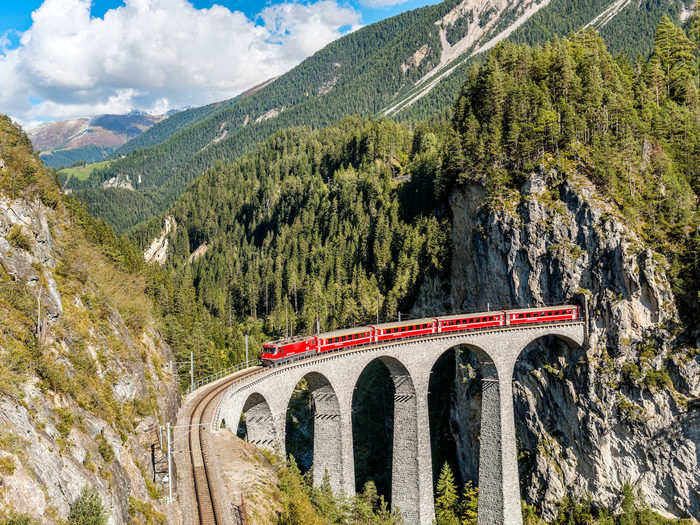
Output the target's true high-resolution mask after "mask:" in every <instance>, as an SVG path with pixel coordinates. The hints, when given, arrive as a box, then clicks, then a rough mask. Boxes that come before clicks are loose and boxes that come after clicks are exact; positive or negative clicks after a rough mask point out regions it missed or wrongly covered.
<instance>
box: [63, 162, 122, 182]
mask: <svg viewBox="0 0 700 525" xmlns="http://www.w3.org/2000/svg"><path fill="white" fill-rule="evenodd" d="M110 162H111V161H109V160H104V161H102V162H93V163H92V164H88V165H86V166H76V167H74V168H64V169H62V170H61V171H59V172H58V173H59V175H64V176H65V177H66V182H68V181H69V180H70V179H72V178H73V177H75V178H76V179H78V180H87V179H88V178H89V177H90V174H91V173H92V172H93V171H95V170H96V169H99V168H104V167H106V166H109V163H110Z"/></svg>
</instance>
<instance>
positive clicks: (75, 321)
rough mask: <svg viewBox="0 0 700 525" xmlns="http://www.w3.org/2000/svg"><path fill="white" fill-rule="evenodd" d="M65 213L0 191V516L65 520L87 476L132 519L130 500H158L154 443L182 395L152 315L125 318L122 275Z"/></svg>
mask: <svg viewBox="0 0 700 525" xmlns="http://www.w3.org/2000/svg"><path fill="white" fill-rule="evenodd" d="M67 215H68V214H67V212H66V211H65V210H60V211H56V210H54V209H51V208H49V207H47V206H45V205H44V204H42V203H41V202H40V201H39V200H38V199H37V200H34V201H30V200H26V199H15V200H10V199H8V198H5V197H2V196H0V278H1V279H0V280H1V281H2V283H0V284H2V285H3V290H0V292H3V293H2V295H1V296H0V315H2V318H0V323H2V326H0V371H1V372H2V375H7V374H12V375H11V376H10V379H9V381H8V380H7V379H5V378H4V377H3V378H1V379H0V487H1V488H2V490H0V517H2V516H3V515H5V514H6V513H9V512H11V511H14V512H18V513H22V514H28V515H30V516H33V517H34V518H37V519H40V520H41V523H48V524H54V523H61V522H62V520H65V519H66V518H67V516H68V514H69V512H70V507H71V505H72V504H73V502H74V501H75V500H76V499H77V498H78V497H79V496H80V493H81V490H82V489H83V487H85V486H86V485H89V486H92V487H94V488H95V489H96V490H97V491H98V493H99V495H100V497H101V500H102V503H103V505H104V507H105V508H106V510H107V512H108V513H109V523H110V524H122V523H133V522H134V519H136V518H138V517H139V515H138V514H134V509H133V507H132V505H131V503H130V502H131V499H132V498H133V500H135V501H138V502H143V504H144V505H147V506H148V507H149V508H151V509H152V510H153V511H154V512H155V511H157V510H158V509H160V510H161V511H165V510H166V509H165V507H161V505H160V503H159V502H158V501H157V497H154V496H156V494H155V493H154V491H155V490H158V489H159V488H160V487H162V480H163V470H164V469H163V464H162V457H161V454H160V452H159V451H158V452H157V454H156V455H155V458H156V461H157V462H158V463H157V465H156V466H155V469H154V464H153V462H152V455H151V446H152V445H154V444H156V443H157V442H158V426H159V424H160V422H162V421H164V420H166V419H173V418H174V415H175V412H176V411H177V407H178V405H179V402H180V396H179V391H178V387H177V381H176V378H175V377H174V376H173V374H172V373H171V371H170V370H169V367H168V362H169V360H170V359H172V357H171V351H170V349H169V347H168V346H167V344H166V343H165V342H164V341H163V339H162V338H161V336H160V334H159V333H158V330H157V325H156V324H155V323H154V320H153V319H150V318H149V316H148V313H146V314H143V315H145V317H143V318H141V319H139V320H138V322H133V320H132V321H131V322H130V321H129V320H125V319H124V318H123V315H122V310H120V308H122V307H124V309H123V311H124V312H127V313H129V312H130V310H129V308H131V307H133V305H132V304H131V303H129V304H128V305H125V304H123V303H120V301H124V299H118V298H116V299H115V298H113V297H111V296H109V295H108V292H109V291H110V290H111V289H112V287H119V286H120V282H119V279H121V278H123V277H124V275H123V274H121V273H120V272H119V271H118V270H116V269H115V268H114V267H113V266H111V265H110V263H109V262H108V261H106V260H105V259H104V257H103V256H102V255H101V254H99V253H93V251H96V250H98V248H97V247H96V246H94V245H91V244H90V243H89V242H88V241H87V240H85V239H84V237H82V235H83V234H82V233H81V231H80V230H79V228H78V227H77V226H76V225H75V224H71V220H70V218H69V217H68V216H67ZM132 299H136V298H134V297H130V298H129V300H132ZM127 306H128V307H127ZM146 312H147V311H146ZM8 366H9V367H10V371H8V369H7V368H6V367H8ZM154 470H155V471H156V473H155V483H154V482H153V480H154Z"/></svg>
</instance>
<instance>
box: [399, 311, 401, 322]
mask: <svg viewBox="0 0 700 525" xmlns="http://www.w3.org/2000/svg"><path fill="white" fill-rule="evenodd" d="M400 322H401V312H399V323H400Z"/></svg>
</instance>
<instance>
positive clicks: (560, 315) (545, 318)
mask: <svg viewBox="0 0 700 525" xmlns="http://www.w3.org/2000/svg"><path fill="white" fill-rule="evenodd" d="M506 315H507V320H506V324H508V325H520V324H534V323H551V322H554V321H574V320H576V319H579V318H580V310H579V307H578V306H574V305H563V306H551V307H546V308H523V309H520V310H508V311H507V312H506Z"/></svg>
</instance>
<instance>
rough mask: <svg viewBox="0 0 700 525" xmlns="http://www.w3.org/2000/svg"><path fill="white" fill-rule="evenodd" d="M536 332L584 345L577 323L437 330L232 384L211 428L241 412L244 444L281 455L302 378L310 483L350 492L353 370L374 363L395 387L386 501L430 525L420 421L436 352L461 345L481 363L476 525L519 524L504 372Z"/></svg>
mask: <svg viewBox="0 0 700 525" xmlns="http://www.w3.org/2000/svg"><path fill="white" fill-rule="evenodd" d="M544 336H557V337H559V338H561V339H563V340H564V341H565V342H567V343H568V344H569V345H573V346H579V345H583V343H584V338H585V331H584V321H582V320H581V321H571V322H564V323H558V324H550V325H537V326H525V327H522V326H519V327H498V328H494V329H489V330H483V331H479V332H469V333H456V334H449V335H448V334H440V335H437V336H430V337H426V338H419V339H412V340H406V341H398V342H394V343H388V344H377V345H373V346H367V347H363V348H356V349H352V350H347V351H344V352H337V353H330V354H322V355H319V356H316V357H313V358H309V359H305V360H302V361H298V362H296V363H291V364H288V365H285V366H282V367H279V368H273V369H264V370H261V371H260V372H259V373H257V374H254V375H252V376H248V377H246V378H245V379H242V380H241V381H239V382H236V383H233V384H232V386H231V387H230V388H229V389H228V391H227V392H226V393H225V394H224V395H223V396H222V398H221V401H220V403H219V406H218V408H217V412H216V415H215V417H214V418H213V420H212V430H213V431H217V430H219V426H220V423H221V421H222V420H225V421H228V422H238V421H239V419H240V417H241V414H245V417H246V424H247V429H248V439H249V441H251V442H255V441H257V442H258V443H257V444H259V445H261V446H268V447H271V448H274V449H276V450H277V452H279V453H280V454H282V455H284V454H285V452H286V451H285V439H284V438H285V421H286V412H287V406H288V404H289V400H290V398H291V396H292V393H293V390H294V387H295V386H296V385H297V383H298V382H299V380H301V379H302V378H304V377H306V379H307V382H308V384H309V388H310V390H311V394H312V396H313V400H314V405H315V415H314V457H313V463H314V482H315V483H318V482H320V481H321V480H322V479H323V475H324V473H325V472H326V471H327V472H328V475H329V478H330V481H331V487H332V488H333V489H334V490H336V491H339V490H342V491H345V493H347V494H353V493H354V490H355V473H354V462H353V459H354V458H353V442H352V398H353V391H354V388H355V386H356V384H357V381H358V379H359V377H360V374H361V373H362V371H363V370H364V369H365V368H366V367H367V366H368V365H369V364H370V363H371V362H372V361H374V360H375V359H380V360H381V361H382V362H383V363H384V364H385V365H386V366H387V368H388V369H389V373H390V375H391V378H392V380H393V382H394V387H395V398H394V446H393V451H392V504H393V505H394V506H395V507H398V508H399V509H400V510H401V513H402V515H403V516H404V520H405V522H406V523H407V524H408V525H413V524H420V525H431V524H432V523H433V520H434V517H435V515H434V507H433V479H432V458H431V451H430V429H429V419H428V385H429V381H430V373H431V371H432V369H433V366H434V365H435V363H436V362H437V360H438V359H439V358H440V356H442V355H443V354H444V353H445V352H447V351H448V350H450V349H452V348H454V347H457V346H467V347H470V348H471V349H474V350H475V351H476V352H477V355H478V356H479V358H480V360H481V361H482V365H483V366H482V369H483V380H482V381H483V382H482V392H483V395H482V409H481V410H482V411H481V413H482V416H481V441H480V456H479V517H478V525H520V524H522V515H521V510H520V488H519V482H518V463H517V451H516V439H515V421H514V411H513V384H512V379H513V371H514V368H515V363H516V360H517V358H518V356H519V355H520V353H521V352H522V350H523V349H525V347H527V346H528V345H529V344H530V343H532V342H533V341H535V340H536V339H539V338H541V337H544ZM234 431H235V430H234ZM254 440H255V441H254Z"/></svg>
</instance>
